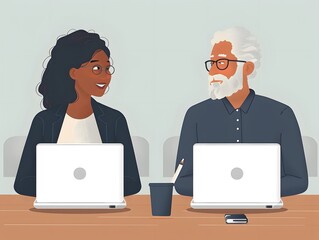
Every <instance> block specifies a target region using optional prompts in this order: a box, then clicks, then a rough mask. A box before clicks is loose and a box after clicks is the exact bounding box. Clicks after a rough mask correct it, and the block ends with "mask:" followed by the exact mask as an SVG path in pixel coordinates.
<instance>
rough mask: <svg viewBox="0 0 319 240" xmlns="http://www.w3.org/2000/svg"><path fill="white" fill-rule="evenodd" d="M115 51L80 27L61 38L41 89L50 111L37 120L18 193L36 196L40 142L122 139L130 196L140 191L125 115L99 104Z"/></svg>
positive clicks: (22, 165) (20, 171)
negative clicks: (37, 160)
mask: <svg viewBox="0 0 319 240" xmlns="http://www.w3.org/2000/svg"><path fill="white" fill-rule="evenodd" d="M109 58H110V51H109V49H108V48H107V47H106V46H105V42H104V41H103V40H102V39H101V38H100V36H99V35H98V34H96V33H89V32H86V31H84V30H78V31H75V32H73V33H71V34H68V35H66V36H64V37H62V38H60V39H58V41H57V43H56V45H55V46H54V48H53V49H52V51H51V59H50V60H49V62H48V64H47V67H46V69H45V71H44V74H43V77H42V80H41V84H40V85H39V89H38V90H39V92H40V93H41V94H42V95H43V106H44V107H45V108H46V110H44V111H42V112H40V113H38V114H37V115H36V116H35V117H34V119H33V121H32V124H31V128H30V131H29V134H28V137H27V141H26V144H25V146H24V150H23V153H22V157H21V161H20V165H19V169H18V172H17V176H16V179H15V183H14V189H15V191H16V192H17V193H19V194H23V195H28V196H36V145H37V144H38V143H122V144H123V145H124V195H125V196H127V195H131V194H135V193H137V192H139V190H140V189H141V182H140V178H139V173H138V169H137V164H136V159H135V154H134V150H133V146H132V141H131V137H130V133H129V129H128V126H127V122H126V119H125V117H124V115H123V114H122V113H121V112H119V111H117V110H115V109H112V108H110V107H107V106H105V105H102V104H100V103H98V102H96V101H95V100H94V99H93V98H92V96H103V95H104V94H105V91H106V89H107V88H108V85H109V83H110V81H111V76H112V74H113V73H114V67H113V66H112V65H111V64H110V60H109Z"/></svg>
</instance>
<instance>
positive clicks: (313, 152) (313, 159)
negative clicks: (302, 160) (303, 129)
mask: <svg viewBox="0 0 319 240" xmlns="http://www.w3.org/2000/svg"><path fill="white" fill-rule="evenodd" d="M302 142H303V147H304V151H305V156H306V162H307V169H308V176H309V177H317V176H318V144H317V142H316V140H315V139H313V138H312V137H308V136H302Z"/></svg>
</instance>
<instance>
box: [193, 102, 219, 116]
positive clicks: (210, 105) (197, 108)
mask: <svg viewBox="0 0 319 240" xmlns="http://www.w3.org/2000/svg"><path fill="white" fill-rule="evenodd" d="M221 105H223V102H222V101H221V100H212V99H210V98H208V99H206V100H204V101H201V102H199V103H196V104H194V105H193V106H191V107H190V108H189V109H188V110H187V113H188V114H196V115H198V114H201V113H203V114H204V113H205V114H206V113H207V111H212V110H214V109H218V108H219V107H220V106H221Z"/></svg>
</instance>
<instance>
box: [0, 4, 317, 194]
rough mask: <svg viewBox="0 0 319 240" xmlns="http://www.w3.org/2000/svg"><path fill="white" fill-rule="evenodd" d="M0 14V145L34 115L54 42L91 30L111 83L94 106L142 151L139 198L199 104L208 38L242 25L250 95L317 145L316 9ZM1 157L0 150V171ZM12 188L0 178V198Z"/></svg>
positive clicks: (58, 7) (15, 9)
mask: <svg viewBox="0 0 319 240" xmlns="http://www.w3.org/2000/svg"><path fill="white" fill-rule="evenodd" d="M65 2H67V3H65ZM0 6H1V7H0V26H1V34H0V36H1V37H0V41H1V44H0V54H1V58H0V71H1V80H0V81H1V88H0V91H1V92H0V98H1V101H0V105H1V109H2V114H1V118H0V119H1V120H0V121H1V122H0V123H1V124H0V126H1V134H0V146H3V143H4V141H5V140H6V139H7V138H8V137H11V136H17V135H26V134H27V132H28V129H29V126H30V123H31V120H32V118H33V116H34V115H35V114H36V113H37V112H38V111H40V107H39V102H40V100H41V98H40V97H38V96H37V95H36V93H35V90H34V89H35V86H36V84H37V83H38V82H39V81H40V77H41V73H42V70H43V69H42V65H41V64H42V61H43V59H44V58H46V57H47V56H48V51H49V48H50V47H52V46H53V45H54V44H55V40H56V38H57V36H59V35H61V34H64V33H66V32H67V31H68V30H69V29H72V28H75V29H80V28H83V29H86V30H89V29H94V30H95V31H96V32H97V33H99V34H100V35H102V36H105V37H107V38H108V39H109V40H110V49H111V53H112V57H113V59H114V65H115V67H116V75H114V77H113V79H112V82H111V90H110V92H109V93H108V95H106V96H104V97H103V98H101V99H99V101H100V102H102V103H104V104H106V105H109V106H111V107H114V108H116V109H119V110H120V111H122V112H123V113H124V114H125V116H126V118H127V120H128V123H129V127H130V131H131V134H132V135H138V136H142V137H144V138H146V139H147V140H148V141H149V143H150V161H151V162H150V178H148V179H143V183H144V188H143V191H142V192H147V190H148V186H147V183H148V182H150V181H166V180H168V179H163V178H162V155H163V153H162V149H163V143H164V141H165V140H166V139H167V138H168V137H170V136H174V135H179V132H180V127H181V124H182V120H183V117H184V114H185V111H186V110H187V108H188V107H190V106H191V105H193V104H195V103H197V102H199V101H202V100H204V99H206V98H207V97H208V95H207V72H206V70H205V68H204V64H203V63H204V61H205V60H207V59H208V58H209V54H210V50H211V46H210V39H211V37H212V35H213V33H214V32H215V31H216V30H220V29H223V28H225V27H231V26H243V27H246V28H247V29H249V30H250V31H251V32H252V33H254V34H255V35H256V36H257V38H258V39H259V41H260V44H261V48H262V65H261V68H260V70H259V72H258V74H257V76H256V78H255V79H252V80H251V82H250V84H251V86H252V87H253V88H254V89H255V91H256V93H257V94H260V95H266V96H269V97H271V98H274V99H277V100H279V101H282V102H284V103H286V104H288V105H290V106H291V107H292V108H293V109H294V111H295V114H296V115H297V118H298V121H299V125H300V128H301V131H302V134H303V135H308V136H311V137H313V138H315V139H316V140H317V142H318V141H319V128H318V125H317V123H318V117H319V110H318V107H317V103H318V101H317V99H316V96H317V92H318V88H319V79H318V76H317V74H318V73H317V69H318V62H319V60H318V59H319V58H318V55H319V30H318V27H317V23H318V22H319V15H318V10H319V2H318V1H316V0H311V1H310V0H308V1H307V0H298V1H295V0H281V1H278V0H268V1H266V0H265V1H261V0H259V1H258V0H242V1H237V0H224V1H215V0H183V1H182V0H175V1H174V0H131V1H129V0H127V1H124V0H113V1H112V0H101V1H87V0H85V1H83V0H69V1H62V0H55V1H43V0H42V1H40V0H38V1H37V0H28V1H23V0H21V1H18V0H11V1H5V2H4V1H3V0H1V3H0ZM2 155H3V151H2V147H0V156H1V157H0V172H2V162H3V158H2ZM0 175H2V174H0ZM13 180H14V179H13V178H3V177H0V193H13V189H12V183H13ZM317 182H319V181H318V179H317V178H311V179H310V187H309V190H308V191H307V193H319V184H318V183H317Z"/></svg>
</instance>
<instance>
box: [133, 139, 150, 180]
mask: <svg viewBox="0 0 319 240" xmlns="http://www.w3.org/2000/svg"><path fill="white" fill-rule="evenodd" d="M131 138H132V144H133V147H134V152H135V157H136V162H137V167H138V171H139V174H140V177H148V176H149V175H150V174H149V165H150V164H149V143H148V141H147V140H146V139H145V138H143V137H138V136H132V137H131Z"/></svg>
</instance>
